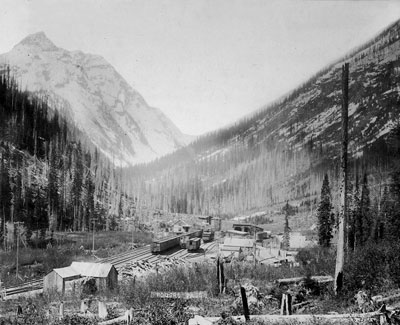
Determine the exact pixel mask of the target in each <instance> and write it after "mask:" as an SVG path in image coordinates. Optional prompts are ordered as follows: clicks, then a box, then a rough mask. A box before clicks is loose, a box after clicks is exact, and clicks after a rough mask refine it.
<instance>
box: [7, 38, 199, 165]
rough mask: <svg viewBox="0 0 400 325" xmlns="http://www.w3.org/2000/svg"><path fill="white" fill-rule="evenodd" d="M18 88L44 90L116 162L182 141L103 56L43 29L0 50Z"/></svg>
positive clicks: (149, 156)
mask: <svg viewBox="0 0 400 325" xmlns="http://www.w3.org/2000/svg"><path fill="white" fill-rule="evenodd" d="M0 64H9V65H10V66H11V69H12V72H13V74H14V76H15V77H16V78H17V80H18V82H19V83H20V85H21V87H22V89H27V90H29V91H32V92H40V93H41V94H46V97H48V99H49V103H50V104H51V105H53V106H54V107H55V108H60V109H62V110H64V111H66V113H67V115H68V116H70V117H71V118H72V119H73V121H74V123H76V125H77V126H78V128H79V129H81V130H82V131H83V132H84V133H86V135H87V136H88V138H89V139H90V140H91V141H92V142H93V143H94V144H95V145H96V146H97V147H98V148H99V149H100V150H101V151H102V152H103V153H104V154H105V155H106V156H108V157H109V158H110V159H111V160H112V161H113V162H114V163H115V164H116V165H121V166H126V165H132V164H136V163H142V162H148V161H150V160H153V159H155V158H157V157H160V156H162V155H165V154H168V153H170V152H172V151H174V150H176V149H178V148H180V147H182V146H185V145H186V144H187V143H188V142H189V141H191V140H193V138H192V137H190V136H187V135H184V134H182V133H181V132H180V131H179V130H178V128H177V127H176V126H175V125H174V124H173V123H172V122H171V121H170V120H169V119H168V118H167V117H166V116H165V115H164V114H163V113H162V112H161V110H159V109H158V108H154V107H151V106H149V105H148V104H147V103H146V101H145V100H144V98H143V97H142V96H141V95H140V94H139V93H138V92H137V91H135V90H134V89H132V87H130V86H129V84H128V83H127V82H126V81H125V80H124V79H123V78H122V76H121V75H120V74H119V73H118V72H117V71H116V70H115V69H114V68H113V67H112V66H111V65H110V64H109V63H108V62H107V61H106V60H105V59H104V58H103V57H101V56H99V55H93V54H86V53H83V52H81V51H72V52H70V51H67V50H64V49H62V48H58V47H57V46H55V45H54V44H53V43H52V42H51V41H50V40H49V39H48V38H47V37H46V35H45V34H44V33H43V32H40V33H36V34H32V35H29V36H27V37H26V38H25V39H23V40H22V41H21V42H20V43H19V44H17V45H16V46H14V48H13V49H12V50H11V51H10V52H8V53H6V54H3V55H0Z"/></svg>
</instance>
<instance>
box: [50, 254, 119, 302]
mask: <svg viewBox="0 0 400 325" xmlns="http://www.w3.org/2000/svg"><path fill="white" fill-rule="evenodd" d="M79 278H93V279H95V281H96V286H97V290H100V291H103V290H105V289H110V290H113V289H116V288H117V286H118V272H117V270H116V268H115V267H114V265H112V264H109V263H85V262H72V264H71V265H70V266H67V267H63V268H59V269H53V271H51V272H50V273H49V274H47V275H46V276H45V277H44V280H43V291H44V292H47V293H49V292H51V291H55V292H58V293H61V294H64V293H65V284H66V282H67V281H73V280H77V279H79Z"/></svg>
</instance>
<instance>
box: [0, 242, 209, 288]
mask: <svg viewBox="0 0 400 325" xmlns="http://www.w3.org/2000/svg"><path fill="white" fill-rule="evenodd" d="M215 246H216V243H215V242H210V243H205V244H203V245H202V246H201V248H203V249H204V250H206V251H210V250H212V249H213V248H214V247H215ZM203 255H204V252H202V253H195V252H194V253H192V252H188V251H187V250H186V249H178V250H172V251H171V250H170V251H167V252H163V253H161V254H157V255H153V254H152V253H151V251H150V245H146V246H143V247H139V248H136V249H134V250H132V251H128V252H124V253H121V254H118V255H116V256H112V257H106V258H103V259H100V260H98V261H97V262H96V263H111V264H113V265H115V267H116V268H120V267H122V266H124V265H125V264H128V263H130V262H133V261H147V262H148V263H150V264H156V263H158V262H162V261H165V259H167V258H182V259H190V258H194V257H199V256H203ZM40 289H43V279H35V280H31V281H28V282H25V283H24V284H23V285H21V286H18V287H9V288H5V293H6V296H12V295H16V294H21V293H26V292H29V291H33V290H40ZM3 292H4V290H3ZM0 294H1V292H0Z"/></svg>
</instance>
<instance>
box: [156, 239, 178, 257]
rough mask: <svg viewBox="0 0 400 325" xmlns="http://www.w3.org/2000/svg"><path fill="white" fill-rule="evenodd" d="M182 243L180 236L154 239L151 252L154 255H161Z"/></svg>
mask: <svg viewBox="0 0 400 325" xmlns="http://www.w3.org/2000/svg"><path fill="white" fill-rule="evenodd" d="M179 242H180V236H172V237H166V238H161V239H154V240H153V242H152V243H151V252H152V253H153V254H159V253H161V252H164V251H166V250H168V249H170V248H173V247H175V246H178V245H179Z"/></svg>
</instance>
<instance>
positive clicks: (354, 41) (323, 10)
mask: <svg viewBox="0 0 400 325" xmlns="http://www.w3.org/2000/svg"><path fill="white" fill-rule="evenodd" d="M399 18H400V1H396V0H393V1H382V0H379V1H371V0H369V1H361V0H359V1H328V0H324V1H299V0H293V1H283V0H277V1H273V0H268V1H267V0H240V1H239V0H165V1H164V0H107V1H102V0H57V1H55V0H29V1H28V0H0V35H1V38H0V53H4V52H8V51H9V50H11V48H12V47H13V46H14V45H15V44H17V43H18V42H19V41H21V40H22V39H23V38H24V37H25V36H27V35H28V34H32V33H35V32H38V31H44V32H45V33H46V34H47V36H48V37H49V38H50V39H51V40H52V41H53V43H55V44H56V45H57V46H58V47H62V48H65V49H67V50H82V51H84V52H89V53H94V54H100V55H102V56H103V57H105V59H106V60H107V61H108V62H110V63H111V64H112V65H113V66H114V67H115V68H116V69H117V70H118V72H119V73H120V74H122V76H124V78H126V80H127V81H128V83H130V84H131V85H132V86H133V87H134V88H135V89H136V90H137V91H138V92H139V93H141V94H142V95H143V96H144V98H145V100H146V101H147V102H148V103H149V104H150V105H152V106H156V107H159V108H160V109H161V110H163V111H164V113H165V114H166V115H167V116H168V117H169V118H170V119H171V120H172V121H173V122H174V123H175V124H176V125H177V126H178V127H179V128H180V129H181V130H182V131H183V132H184V133H187V134H202V133H204V132H207V131H210V130H213V129H217V128H219V127H222V126H224V125H227V124H230V123H232V122H234V121H236V120H238V119H239V118H241V117H243V116H245V115H247V114H249V113H251V112H253V111H255V110H257V109H258V108H260V107H262V106H264V105H266V104H268V102H271V101H273V100H275V99H277V98H278V97H279V96H281V95H282V94H284V93H286V92H288V91H289V90H291V89H292V88H294V87H295V86H296V85H298V84H299V83H301V82H302V81H304V80H306V79H307V78H308V77H309V76H311V75H313V74H314V73H315V72H317V71H318V70H320V69H321V68H323V67H324V66H325V65H327V64H328V63H330V62H332V61H333V60H335V59H338V58H339V57H340V56H342V55H343V54H345V53H346V52H348V51H349V50H351V49H352V48H354V47H356V46H358V45H361V44H362V43H364V42H365V41H367V40H369V39H370V38H371V37H373V36H374V35H376V34H377V33H378V32H379V31H380V30H382V29H383V28H385V27H386V26H388V25H389V24H390V23H391V22H393V21H395V20H397V19H399Z"/></svg>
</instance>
